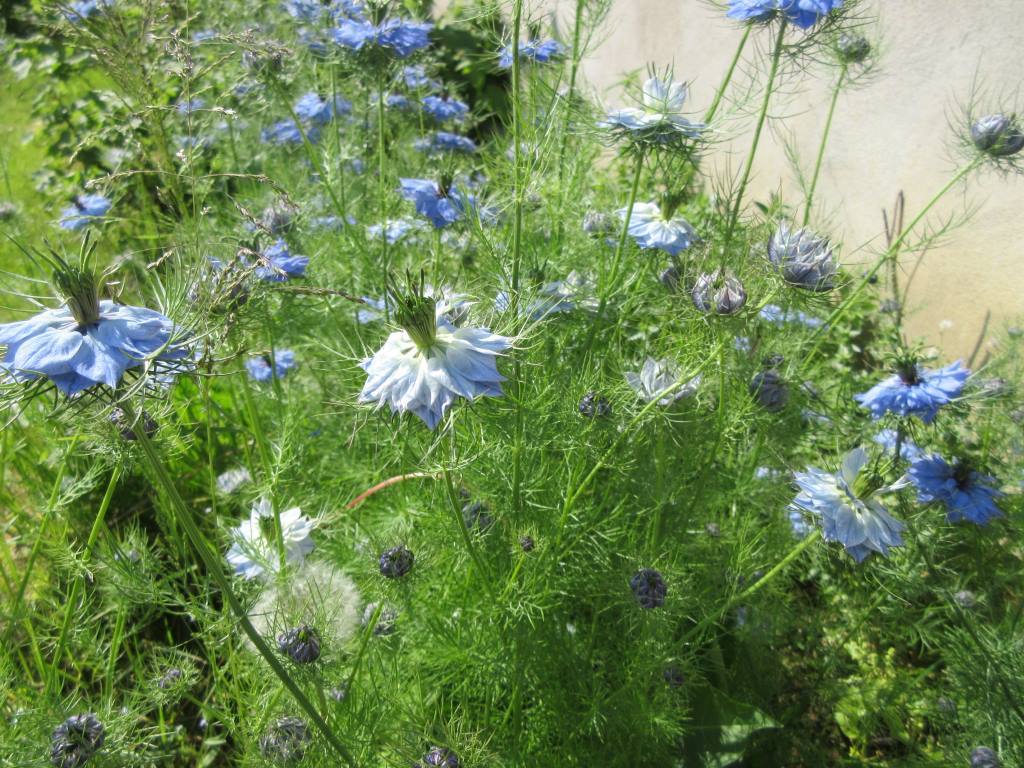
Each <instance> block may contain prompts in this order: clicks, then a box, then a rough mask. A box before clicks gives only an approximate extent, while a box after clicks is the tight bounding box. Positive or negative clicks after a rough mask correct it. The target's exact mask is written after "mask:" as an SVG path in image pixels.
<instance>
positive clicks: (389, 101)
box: [384, 93, 412, 112]
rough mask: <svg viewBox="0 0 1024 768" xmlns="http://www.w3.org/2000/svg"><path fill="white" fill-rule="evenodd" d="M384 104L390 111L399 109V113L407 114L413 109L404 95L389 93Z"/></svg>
mask: <svg viewBox="0 0 1024 768" xmlns="http://www.w3.org/2000/svg"><path fill="white" fill-rule="evenodd" d="M384 104H385V105H386V106H387V108H388V109H397V110H398V111H399V112H407V111H409V110H411V109H412V102H411V101H410V100H409V97H408V96H406V95H405V94H403V93H389V94H388V95H387V98H385V100H384Z"/></svg>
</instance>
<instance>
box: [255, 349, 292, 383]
mask: <svg viewBox="0 0 1024 768" xmlns="http://www.w3.org/2000/svg"><path fill="white" fill-rule="evenodd" d="M273 361H274V362H273V366H271V362H270V357H269V356H268V355H260V356H259V357H250V358H249V359H247V360H246V361H245V369H246V370H247V371H248V372H249V376H250V377H252V378H253V379H254V380H255V381H259V382H265V381H270V380H271V379H273V378H278V379H283V378H284V377H285V376H287V375H288V372H289V371H290V370H291V369H292V368H294V367H295V353H294V352H293V351H292V350H290V349H277V350H274V353H273Z"/></svg>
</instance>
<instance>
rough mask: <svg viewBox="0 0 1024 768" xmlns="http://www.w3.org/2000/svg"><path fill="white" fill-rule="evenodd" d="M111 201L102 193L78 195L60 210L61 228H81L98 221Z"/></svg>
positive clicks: (108, 208) (107, 209)
mask: <svg viewBox="0 0 1024 768" xmlns="http://www.w3.org/2000/svg"><path fill="white" fill-rule="evenodd" d="M110 206H111V202H110V200H109V199H108V198H107V197H104V196H103V195H79V196H78V197H76V198H75V201H74V202H73V203H72V204H71V205H69V206H68V207H67V208H65V209H64V210H62V211H61V212H60V221H59V222H58V223H59V224H60V228H61V229H69V230H72V231H75V230H79V229H83V228H85V227H87V226H89V225H90V224H93V223H95V222H97V221H99V220H100V219H101V218H102V217H103V216H105V215H106V213H107V211H109V210H110Z"/></svg>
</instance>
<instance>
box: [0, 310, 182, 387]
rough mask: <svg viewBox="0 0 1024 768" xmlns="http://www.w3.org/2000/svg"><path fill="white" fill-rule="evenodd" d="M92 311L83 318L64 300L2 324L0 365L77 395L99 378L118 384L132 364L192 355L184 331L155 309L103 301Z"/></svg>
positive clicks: (16, 377) (20, 377) (19, 376)
mask: <svg viewBox="0 0 1024 768" xmlns="http://www.w3.org/2000/svg"><path fill="white" fill-rule="evenodd" d="M93 316H94V317H95V320H91V321H87V322H85V323H81V322H79V320H78V319H76V317H75V315H74V314H73V313H72V310H71V309H70V308H69V306H68V305H65V306H63V307H60V308H59V309H47V310H45V311H43V312H40V313H39V314H37V315H35V316H34V317H31V318H29V319H28V320H22V321H19V322H15V323H5V324H3V325H0V345H3V346H4V348H5V349H4V355H3V359H2V360H0V370H2V371H4V372H6V373H7V374H8V375H10V376H11V377H12V378H13V379H14V380H15V381H33V380H35V379H37V378H39V377H40V376H45V377H46V378H48V379H49V380H50V381H52V382H53V383H54V385H55V386H56V387H57V389H59V390H60V391H61V392H63V393H64V394H65V395H75V394H78V393H79V392H82V391H83V390H86V389H89V388H90V387H93V386H95V385H97V384H106V385H107V386H108V387H116V386H117V384H118V382H120V381H121V377H122V376H124V374H125V371H127V370H129V369H131V368H138V367H140V366H143V365H149V364H150V363H151V362H159V363H175V362H177V361H182V360H185V359H186V358H187V357H189V355H190V352H189V350H188V348H187V347H185V346H184V341H185V334H184V332H183V331H182V330H181V329H180V328H178V327H177V326H176V325H175V324H174V322H173V321H171V320H170V319H169V318H167V317H165V316H164V315H162V314H160V313H159V312H156V311H154V310H152V309H147V308H145V307H132V306H127V305H124V304H115V303H114V302H112V301H101V302H99V303H98V304H97V307H96V311H95V313H94V315H93ZM164 367H165V368H167V367H174V366H166V365H165V366H164Z"/></svg>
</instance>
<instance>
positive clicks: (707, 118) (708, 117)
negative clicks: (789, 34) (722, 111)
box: [704, 24, 753, 123]
mask: <svg viewBox="0 0 1024 768" xmlns="http://www.w3.org/2000/svg"><path fill="white" fill-rule="evenodd" d="M751 29H753V25H752V24H748V25H747V26H746V28H745V29H744V30H743V36H742V37H741V38H740V43H739V45H737V46H736V53H735V54H733V57H732V62H731V63H730V64H729V69H727V70H726V72H725V77H723V78H722V84H721V85H719V86H718V90H717V91H715V98H714V100H713V101H712V102H711V106H710V107H708V111H707V112H706V113H705V114H704V122H705V123H710V122H711V121H712V120H713V119H714V117H715V115H716V114H717V113H718V107H719V106H720V105H721V103H722V99H723V98H724V97H725V92H726V90H727V89H728V88H729V83H731V82H732V76H733V74H735V72H736V66H737V65H738V64H739V63H740V57H741V56H742V55H743V49H744V48H746V47H747V40H749V39H750V30H751Z"/></svg>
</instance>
